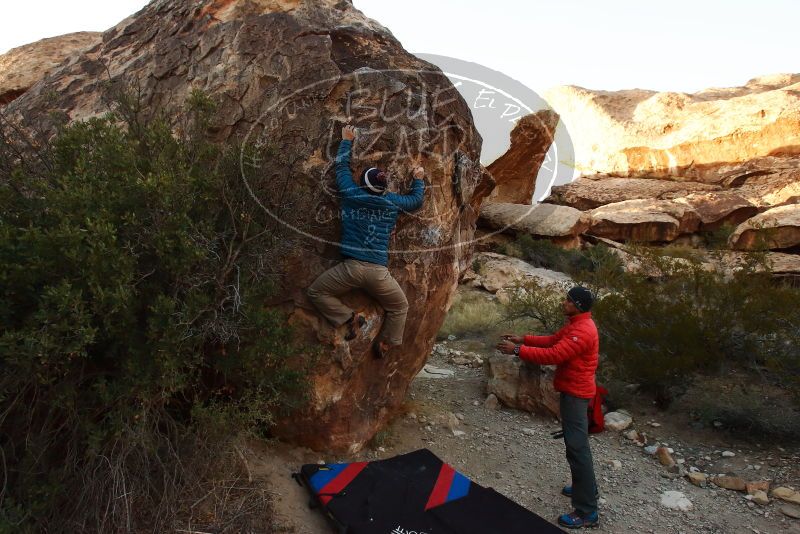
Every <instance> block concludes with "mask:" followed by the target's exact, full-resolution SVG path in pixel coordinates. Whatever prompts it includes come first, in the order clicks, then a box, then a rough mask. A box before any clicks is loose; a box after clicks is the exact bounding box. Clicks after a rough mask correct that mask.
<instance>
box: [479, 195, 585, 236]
mask: <svg viewBox="0 0 800 534" xmlns="http://www.w3.org/2000/svg"><path fill="white" fill-rule="evenodd" d="M479 222H480V224H481V225H482V226H485V227H488V228H490V229H492V230H495V231H502V232H512V233H516V234H518V233H525V234H530V235H532V236H535V237H574V236H577V235H580V234H582V233H583V232H584V231H586V229H587V228H589V222H590V220H589V217H588V216H587V215H585V214H584V213H582V212H581V211H580V210H577V209H575V208H571V207H569V206H557V205H555V204H536V205H532V206H531V205H523V204H509V203H503V202H491V203H489V202H487V203H485V204H484V205H483V206H482V207H481V214H480V220H479Z"/></svg>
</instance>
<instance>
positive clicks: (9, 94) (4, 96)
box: [0, 32, 102, 106]
mask: <svg viewBox="0 0 800 534" xmlns="http://www.w3.org/2000/svg"><path fill="white" fill-rule="evenodd" d="M101 37H102V34H101V33H99V32H77V33H68V34H66V35H60V36H58V37H49V38H47V39H42V40H41V41H36V42H35V43H30V44H26V45H23V46H19V47H17V48H12V49H11V50H9V51H8V52H6V53H5V54H2V55H0V106H3V105H5V104H8V103H9V102H11V101H12V100H14V99H16V98H19V97H20V96H22V94H23V93H25V91H27V90H28V89H30V88H31V86H32V85H33V84H35V83H36V82H38V81H39V80H41V79H42V78H44V77H45V76H46V75H47V74H49V73H50V72H51V71H52V70H53V69H54V68H55V67H56V66H58V65H59V64H60V63H61V62H63V61H64V60H65V59H67V58H69V57H70V56H72V55H74V54H76V53H79V52H81V51H83V50H86V49H88V48H90V47H92V46H94V45H95V44H97V43H98V42H100V38H101Z"/></svg>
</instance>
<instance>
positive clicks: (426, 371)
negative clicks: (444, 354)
mask: <svg viewBox="0 0 800 534" xmlns="http://www.w3.org/2000/svg"><path fill="white" fill-rule="evenodd" d="M453 376H455V371H453V370H452V369H442V368H440V367H434V366H433V365H430V364H426V365H425V366H424V367H423V368H422V370H421V371H420V372H419V373H417V378H453Z"/></svg>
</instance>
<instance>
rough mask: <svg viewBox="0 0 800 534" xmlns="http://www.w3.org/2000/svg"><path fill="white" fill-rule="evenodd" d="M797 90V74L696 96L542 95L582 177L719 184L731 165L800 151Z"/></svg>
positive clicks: (568, 90) (572, 90) (561, 91)
mask: <svg viewBox="0 0 800 534" xmlns="http://www.w3.org/2000/svg"><path fill="white" fill-rule="evenodd" d="M798 89H800V75H798V74H782V75H774V76H768V77H761V78H756V79H753V80H750V81H749V82H748V83H747V84H746V85H745V86H743V87H735V88H729V89H707V90H705V91H700V92H698V93H694V94H687V93H669V92H665V93H659V92H655V91H644V90H640V89H632V90H624V91H593V90H589V89H583V88H581V87H574V86H565V87H557V88H554V89H552V90H550V91H548V92H547V93H546V94H545V98H546V100H547V101H548V103H549V104H550V105H551V106H552V107H553V109H555V111H556V112H558V114H559V115H560V116H561V120H562V121H564V124H565V125H566V127H567V129H568V131H569V132H570V138H571V140H572V142H573V145H574V147H575V158H576V167H577V169H578V171H579V172H580V173H582V174H595V173H608V174H613V175H616V176H631V177H633V176H636V177H656V178H658V177H662V178H663V177H682V178H683V179H690V180H695V181H700V182H708V183H716V182H718V181H719V179H720V178H721V176H722V173H723V171H724V168H725V167H726V166H727V165H729V164H731V163H740V162H745V161H748V160H752V159H754V158H760V157H765V156H791V155H796V154H798V153H800V91H798Z"/></svg>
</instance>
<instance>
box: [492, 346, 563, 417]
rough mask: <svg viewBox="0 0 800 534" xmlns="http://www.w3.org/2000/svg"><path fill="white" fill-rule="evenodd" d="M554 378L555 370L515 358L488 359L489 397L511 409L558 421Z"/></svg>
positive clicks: (557, 400) (557, 401) (498, 357)
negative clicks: (556, 418) (552, 417)
mask: <svg viewBox="0 0 800 534" xmlns="http://www.w3.org/2000/svg"><path fill="white" fill-rule="evenodd" d="M554 374H555V370H554V367H553V366H539V365H534V364H531V363H527V362H523V361H522V360H520V359H519V358H517V357H515V356H514V357H512V356H508V355H506V354H496V355H494V356H491V357H490V358H489V382H488V385H487V389H488V393H489V394H494V395H495V396H496V397H497V398H498V399H499V400H500V402H502V403H503V404H505V405H506V406H509V407H511V408H517V409H520V410H525V411H528V412H533V413H538V414H542V415H552V416H555V417H559V414H560V411H559V394H558V392H557V391H556V390H555V389H554V388H553V375H554Z"/></svg>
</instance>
